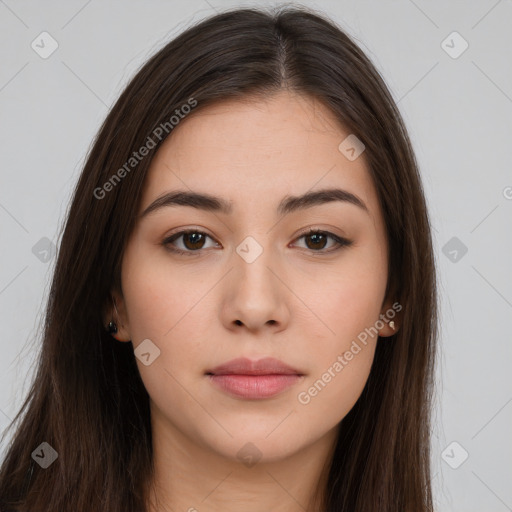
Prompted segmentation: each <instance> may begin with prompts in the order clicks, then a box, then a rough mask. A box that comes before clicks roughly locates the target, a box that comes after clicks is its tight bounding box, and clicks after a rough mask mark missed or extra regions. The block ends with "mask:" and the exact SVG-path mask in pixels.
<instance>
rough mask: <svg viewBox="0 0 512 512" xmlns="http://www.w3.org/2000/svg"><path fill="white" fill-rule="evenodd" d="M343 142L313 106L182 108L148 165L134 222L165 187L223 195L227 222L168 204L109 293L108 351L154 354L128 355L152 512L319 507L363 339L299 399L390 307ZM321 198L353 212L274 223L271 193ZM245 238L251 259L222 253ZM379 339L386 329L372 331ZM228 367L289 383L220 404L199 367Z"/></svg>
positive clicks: (369, 347) (324, 208)
mask: <svg viewBox="0 0 512 512" xmlns="http://www.w3.org/2000/svg"><path fill="white" fill-rule="evenodd" d="M348 135H349V132H348V131H346V130H344V129H343V127H342V126H341V125H340V124H339V122H338V121H337V120H336V118H335V117H334V116H333V114H332V113H331V112H330V111H329V110H328V109H327V108H326V107H325V106H323V105H322V104H321V103H320V102H318V101H315V100H313V99H312V98H310V97H307V96H303V95H298V94H297V93H291V92H289V91H286V90H283V91H280V92H279V93H276V94H275V95H273V96H270V97H268V98H267V99H265V100H261V99H250V98H248V99H246V100H244V101H241V100H233V101H226V102H223V103H219V104H216V105H213V106H208V107H205V108H204V110H198V111H197V112H193V113H192V114H190V115H189V116H188V117H186V118H185V119H184V120H183V121H181V122H180V124H179V125H178V126H177V127H176V128H175V129H174V131H173V133H172V136H171V137H169V138H168V139H167V140H166V141H165V142H164V144H163V145H162V146H161V147H160V149H159V150H158V152H157V153H156V155H155V158H154V159H153V161H152V164H151V167H150V170H149V174H148V176H147V179H146V183H145V189H144V191H143V196H142V201H141V206H140V210H139V214H140V213H141V212H143V211H144V210H145V208H146V207H147V206H148V205H150V204H151V203H152V202H153V201H154V200H155V199H156V198H158V197H160V196H161V195H162V194H163V193H165V192H168V191H172V190H176V189H185V190H192V191H196V192H206V193H209V194H212V195H216V196H220V197H222V198H225V199H227V200H229V201H231V202H232V205H233V213H232V214H231V215H225V214H223V213H219V212H207V211H201V210H198V209H195V208H192V207H190V206H172V207H164V208H162V209H160V210H156V211H154V212H153V213H151V214H149V215H147V216H145V217H143V218H141V219H140V220H139V221H138V222H137V224H136V227H135V230H134V231H133V233H132V235H131V237H130V240H129V242H128V246H127V248H126V251H125V253H124V255H123V261H122V280H121V281H122V291H118V290H112V294H113V296H114V299H115V301H116V305H117V311H114V319H115V320H116V321H117V324H118V328H119V330H118V332H117V334H116V335H115V337H116V339H118V340H119V341H124V342H128V341H132V343H133V346H134V348H136V347H137V346H138V345H139V344H140V343H141V342H142V341H143V340H145V339H150V340H151V342H152V343H153V344H154V345H156V346H157V347H158V348H159V350H160V355H159V357H157V358H156V359H155V360H154V362H152V363H151V364H150V365H148V366H146V365H144V364H142V362H141V361H140V360H139V359H137V364H138V368H139V371H140V374H141V377H142V380H143V382H144V385H145V387H146V389H147V391H148V393H149V396H150V400H151V422H152V431H153V443H154V464H155V474H154V479H153V481H152V484H153V490H152V493H151V510H159V511H164V510H173V511H193V510H198V511H223V512H229V511H231V510H237V511H239V510H244V511H245V512H256V511H261V510H272V511H277V512H284V511H286V512H295V511H300V512H303V511H304V510H315V507H317V506H318V505H315V504H314V503H316V502H315V496H317V495H316V491H317V490H323V489H324V485H325V476H326V472H325V471H324V472H322V470H323V469H324V470H325V469H326V468H327V467H328V462H329V460H330V454H331V453H332V450H333V447H334V443H335V440H336V433H337V426H338V425H339V423H340V421H341V420H342V419H343V417H344V416H345V415H346V414H347V413H348V412H349V411H350V410H351V409H352V407H353V406H354V404H355V403H356V401H357V399H358V398H359V396H360V394H361V392H362V390H363V388H364V385H365V383H366V381H367V379H368V376H369V372H370V369H371V365H372V362H373V358H374V352H375V347H376V343H377V337H376V336H375V337H369V338H368V341H367V344H366V345H362V344H360V345H361V347H362V350H361V351H360V352H359V353H358V354H357V355H355V356H354V357H353V359H352V360H351V361H349V362H348V364H347V365H346V366H345V367H344V368H343V370H342V371H340V372H338V373H336V374H335V375H336V376H335V377H333V378H331V380H330V382H329V383H328V384H326V386H325V387H324V388H323V389H322V390H321V391H320V392H318V393H317V395H316V396H314V397H311V400H310V401H309V403H307V404H302V403H300V402H299V401H298V398H297V397H298V394H299V393H300V392H301V391H302V392H303V391H305V390H306V391H307V390H308V388H310V387H311V386H312V385H313V384H314V382H315V381H317V380H318V379H319V378H321V377H322V374H324V373H325V372H326V371H327V369H328V368H329V367H331V368H332V366H333V363H334V362H335V361H336V360H337V357H338V356H339V355H340V354H341V355H343V354H344V353H345V352H346V351H347V350H349V349H350V346H351V343H352V342H353V341H354V340H356V339H357V336H358V334H360V333H361V332H363V331H364V329H365V328H368V327H370V326H372V325H374V324H375V322H376V321H377V320H379V315H381V314H384V313H385V312H386V311H387V310H389V308H390V307H391V305H392V301H391V300H387V299H386V297H385V296H384V294H385V289H386V284H387V279H388V275H387V263H388V262H387V238H386V231H385V225H384V221H383V217H382V212H381V209H380V205H379V202H378V197H377V194H376V190H375V188H374V185H373V182H372V180H371V177H370V174H369V172H368V168H367V164H366V162H365V159H364V153H363V154H362V155H361V156H360V157H359V158H357V159H356V160H354V161H349V160H348V159H347V158H346V157H345V156H344V155H343V154H342V153H341V152H340V151H339V150H338V146H339V144H340V142H341V141H342V140H344V139H345V137H347V136H348ZM330 187H339V188H343V189H345V190H348V191H350V192H352V193H353V194H355V195H357V196H358V197H359V198H360V199H361V200H362V201H364V203H365V204H366V206H367V208H368V212H365V211H364V210H363V209H361V208H358V207H357V206H355V205H353V204H350V203H348V202H338V201H336V202H330V203H326V204H322V205H317V206H314V207H312V208H309V209H305V210H299V211H297V212H294V213H291V214H289V215H287V216H281V217H279V216H278V215H277V213H276V207H277V205H278V203H279V202H280V201H281V199H282V198H283V197H285V196H287V195H301V194H303V193H305V192H307V191H311V190H320V189H323V188H330ZM309 227H313V228H317V229H319V230H324V231H329V232H331V233H333V234H335V235H337V236H341V237H345V238H347V239H349V240H351V241H352V242H353V244H352V245H351V246H348V247H341V248H340V249H338V250H336V251H334V249H335V248H336V247H337V243H336V241H335V240H333V239H331V238H329V239H327V241H326V242H324V245H322V243H319V242H316V244H315V240H312V239H311V238H310V237H309V238H308V236H306V237H304V236H301V230H303V229H304V228H309ZM186 228H194V229H197V230H199V231H201V232H204V233H206V234H207V235H208V236H209V237H210V238H208V237H207V238H206V239H205V240H204V241H203V243H202V245H201V243H197V240H190V239H187V237H186V236H185V237H183V236H182V237H179V238H178V239H176V240H175V241H174V247H177V248H181V249H182V250H188V251H189V252H190V253H193V251H194V247H198V248H199V250H197V249H196V252H195V253H193V255H192V256H187V255H179V254H174V253H172V252H170V251H169V250H167V249H166V247H165V246H164V245H162V242H163V240H164V239H166V238H168V237H169V236H170V235H171V234H174V233H176V232H177V231H180V230H182V229H186ZM247 236H251V237H253V238H254V239H255V240H256V241H257V242H258V243H259V244H260V246H261V248H262V249H263V252H262V254H261V255H259V257H257V258H256V260H255V261H253V262H252V263H248V262H247V261H246V260H244V259H243V258H242V257H240V256H239V254H238V253H237V252H236V248H237V247H238V246H239V245H240V243H241V242H242V241H243V240H244V239H245V238H246V237H247ZM194 244H195V245H194ZM201 247H202V248H201ZM315 251H316V252H315ZM322 251H323V253H322ZM329 251H331V252H329ZM110 318H111V317H110V316H108V317H106V318H105V320H106V323H108V321H109V320H110ZM394 320H395V326H396V327H397V328H398V325H397V324H398V322H397V317H395V318H394ZM394 332H396V331H393V330H392V329H391V328H390V327H389V326H388V325H385V326H384V327H383V328H382V329H380V331H379V335H380V336H382V337H386V336H390V335H391V334H393V333H394ZM383 342H385V341H381V343H383ZM241 356H245V357H248V358H250V359H255V360H256V359H260V358H262V357H266V356H271V357H276V358H278V359H280V360H282V361H284V362H285V363H287V364H289V365H291V366H292V367H294V368H296V369H299V370H300V371H301V372H302V373H303V374H304V377H303V378H302V380H301V381H300V382H298V383H297V384H296V385H294V386H292V387H291V388H288V389H287V390H285V391H284V392H282V393H281V394H279V395H277V396H274V397H272V398H267V399H263V400H244V399H241V398H234V397H231V396H229V395H227V394H225V393H224V392H223V391H220V390H218V389H217V388H216V387H214V386H213V385H212V384H211V383H210V382H209V380H208V378H207V377H206V376H205V371H206V370H207V369H210V368H212V367H214V366H216V365H218V364H221V363H224V362H226V361H229V360H231V359H233V358H236V357H241ZM247 443H252V444H253V445H254V446H255V447H256V449H257V453H258V454H259V455H260V456H261V458H260V459H259V461H257V463H256V464H254V465H252V466H250V467H249V466H248V465H245V464H244V463H242V461H241V460H240V459H239V458H238V457H237V453H238V452H239V450H241V449H242V448H243V447H244V446H245V445H246V444H247ZM256 449H254V448H252V449H251V448H247V447H246V448H245V450H246V452H248V453H249V452H251V450H253V451H254V452H256Z"/></svg>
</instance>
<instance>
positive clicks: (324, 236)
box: [297, 229, 352, 253]
mask: <svg viewBox="0 0 512 512" xmlns="http://www.w3.org/2000/svg"><path fill="white" fill-rule="evenodd" d="M302 238H304V240H309V242H308V241H307V242H306V249H309V250H311V251H313V252H319V253H330V252H333V251H336V250H338V249H341V248H342V247H348V246H350V245H352V241H351V240H347V239H346V238H341V237H339V236H336V235H335V234H333V233H330V232H329V231H320V230H316V229H311V230H309V231H308V232H306V233H304V234H303V235H301V236H300V237H299V238H298V239H297V240H300V239H302ZM329 239H331V240H334V242H335V244H334V245H335V247H334V249H327V250H325V247H326V245H327V244H328V240H329Z"/></svg>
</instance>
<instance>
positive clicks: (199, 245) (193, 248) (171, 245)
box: [162, 229, 211, 255]
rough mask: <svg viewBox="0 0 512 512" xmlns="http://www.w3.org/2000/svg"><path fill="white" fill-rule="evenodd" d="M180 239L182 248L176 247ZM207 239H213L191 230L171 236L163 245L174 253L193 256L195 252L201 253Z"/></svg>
mask: <svg viewBox="0 0 512 512" xmlns="http://www.w3.org/2000/svg"><path fill="white" fill-rule="evenodd" d="M180 238H181V239H182V244H181V245H182V247H176V246H175V242H176V241H178V240H179V239H180ZM207 238H211V237H210V236H209V235H207V234H206V233H203V232H202V231H198V230H195V229H189V230H185V231H180V232H179V233H175V234H174V235H171V236H170V237H168V238H166V239H165V240H164V241H163V242H162V245H164V246H165V247H166V248H167V249H168V250H170V251H172V252H177V253H180V254H187V255H193V254H194V252H200V251H201V249H204V248H205V240H206V239H207Z"/></svg>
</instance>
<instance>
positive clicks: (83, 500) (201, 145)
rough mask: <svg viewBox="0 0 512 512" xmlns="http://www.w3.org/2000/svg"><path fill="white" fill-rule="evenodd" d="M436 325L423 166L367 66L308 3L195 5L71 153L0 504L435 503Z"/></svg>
mask: <svg viewBox="0 0 512 512" xmlns="http://www.w3.org/2000/svg"><path fill="white" fill-rule="evenodd" d="M436 338H437V298H436V279H435V265H434V257H433V251H432V242H431V232H430V225H429V219H428V214H427V210H426V205H425V198H424V194H423V190H422V185H421V180H420V177H419V172H418V169H417V164H416V161H415V157H414V154H413V150H412V148H411V144H410V141H409V138H408V135H407V133H406V129H405V127H404V124H403V121H402V120H401V117H400V114H399V112H398V110H397V108H396V105H395V104H394V102H393V99H392V97H391V95H390V93H389V91H388V90H387V88H386V86H385V84H384V83H383V80H382V78H381V77H380V76H379V74H378V72H377V70H376V69H375V67H374V66H373V65H372V64H371V62H370V61H369V60H368V58H367V57H366V56H365V55H364V54H363V53H362V51H361V50H360V49H359V48H358V47H357V46H356V45H355V43H354V42H353V41H352V40H351V39H350V38H349V37H348V36H347V35H346V34H345V33H344V32H343V31H341V29H340V28H338V27H336V26H335V25H334V24H333V23H332V22H331V21H329V20H327V19H325V18H323V17H321V16H320V15H318V14H315V13H313V12H310V11H307V10H305V9H289V8H288V9H280V10H278V11H277V12H275V13H267V12H264V11H261V10H255V9H241V10H235V11H231V12H226V13H222V14H219V15H216V16H213V17H211V18H209V19H207V20H205V21H203V22H201V23H199V24H197V25H196V26H193V27H191V28H189V29H188V30H186V31H185V32H184V33H182V34H181V35H179V36H178V37H177V38H176V39H174V40H173V41H171V42H169V43H168V44H167V45H166V46H165V47H164V48H162V49H161V50H160V51H159V52H158V53H157V54H156V55H154V56H153V57H152V58H151V59H149V61H148V62H147V63H146V64H145V65H144V66H143V67H142V68H141V69H140V71H139V72H138V73H137V74H136V76H135V77H134V78H133V79H132V81H131V82H130V83H129V84H128V86H127V87H126V89H125V90H124V92H123V93H122V95H121V97H120V98H119V100H118V101H117V103H116V104H115V105H114V107H113V108H112V110H111V112H110V113H109V115H108V116H107V119H106V120H105V122H104V124H103V126H102V127H101V129H100V131H99V134H98V136H97V138H96V140H95V143H94V145H93V147H92V149H91V151H90V154H89V156H88V159H87V161H86V163H85V166H84V169H83V171H82V174H81V176H80V179H79V182H78V184H77V187H76V189H75V193H74V197H73V200H72V203H71V207H70V210H69V213H68V217H67V222H66V226H65V229H64V233H63V237H62V241H61V244H60V250H59V254H58V260H57V264H56V269H55V275H54V278H53V283H52V288H51V292H50V297H49V302H48V305H47V315H46V321H45V330H44V336H43V344H42V352H41V356H40V359H39V365H38V369H37V374H36V376H35V380H34V382H33V385H32V388H31V390H30V392H29V395H28V396H27V399H26V401H25V403H24V404H23V407H22V409H21V411H20V412H19V413H18V415H17V416H16V418H15V420H14V422H13V425H14V424H16V431H15V434H14V436H13V441H12V444H11V445H10V446H9V448H8V450H7V454H6V457H5V460H4V461H3V465H2V466H1V469H0V508H1V509H2V510H4V509H5V510H16V511H21V510H23V511H25V510H34V511H35V510H37V511H50V510H51V511H54V512H56V511H67V510H76V511H85V510H87V511H90V510H108V511H109V512H110V511H111V512H114V511H123V512H126V511H137V512H139V511H168V510H169V511H170V510H189V511H193V510H198V511H208V510H212V511H213V510H223V511H230V510H235V507H236V509H237V510H244V511H245V512H246V511H253V510H254V511H256V510H273V511H287V512H292V511H298V510H307V511H326V510H328V511H337V512H342V511H351V512H355V511H359V512H368V511H371V510H379V511H381V512H391V511H393V512H396V511H409V512H413V511H414V512H420V511H425V512H426V511H431V510H432V491H431V483H430V466H429V464H430V453H429V436H430V410H431V399H432V383H433V372H434V360H435V342H436ZM13 425H12V426H13Z"/></svg>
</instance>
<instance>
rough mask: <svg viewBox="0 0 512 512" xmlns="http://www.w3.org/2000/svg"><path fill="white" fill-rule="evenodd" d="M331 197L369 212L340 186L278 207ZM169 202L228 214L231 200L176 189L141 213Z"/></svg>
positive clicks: (285, 209) (283, 211) (291, 208)
mask: <svg viewBox="0 0 512 512" xmlns="http://www.w3.org/2000/svg"><path fill="white" fill-rule="evenodd" d="M334 201H341V202H345V203H349V204H353V205H355V206H358V207H359V208H361V209H362V210H364V211H365V212H366V213H369V211H368V207H367V206H366V204H365V203H364V202H363V201H362V200H361V199H360V198H359V197H357V196H356V195H355V194H352V193H351V192H348V191H347V190H342V189H340V188H328V189H322V190H317V191H314V192H306V193H305V194H303V195H300V196H286V197H285V198H283V199H282V200H281V202H280V203H279V205H278V207H277V213H278V215H287V214H290V213H292V212H296V211H298V210H304V209H307V208H312V207H313V206H319V205H322V204H326V203H332V202H334ZM170 206H189V207H192V208H197V209H198V210H205V211H209V212H218V213H224V214H226V215H230V214H231V213H233V204H232V202H231V201H227V200H226V199H223V198H221V197H217V196H213V195H210V194H206V193H199V192H190V191H185V190H176V191H173V192H167V193H166V194H164V195H162V196H161V197H159V198H157V199H156V200H155V201H153V202H152V203H151V204H150V205H149V206H148V207H147V208H146V209H145V210H144V211H143V212H142V214H141V215H140V218H143V217H145V216H147V215H149V214H150V213H152V212H155V211H156V210H160V209H161V208H165V207H170Z"/></svg>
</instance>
